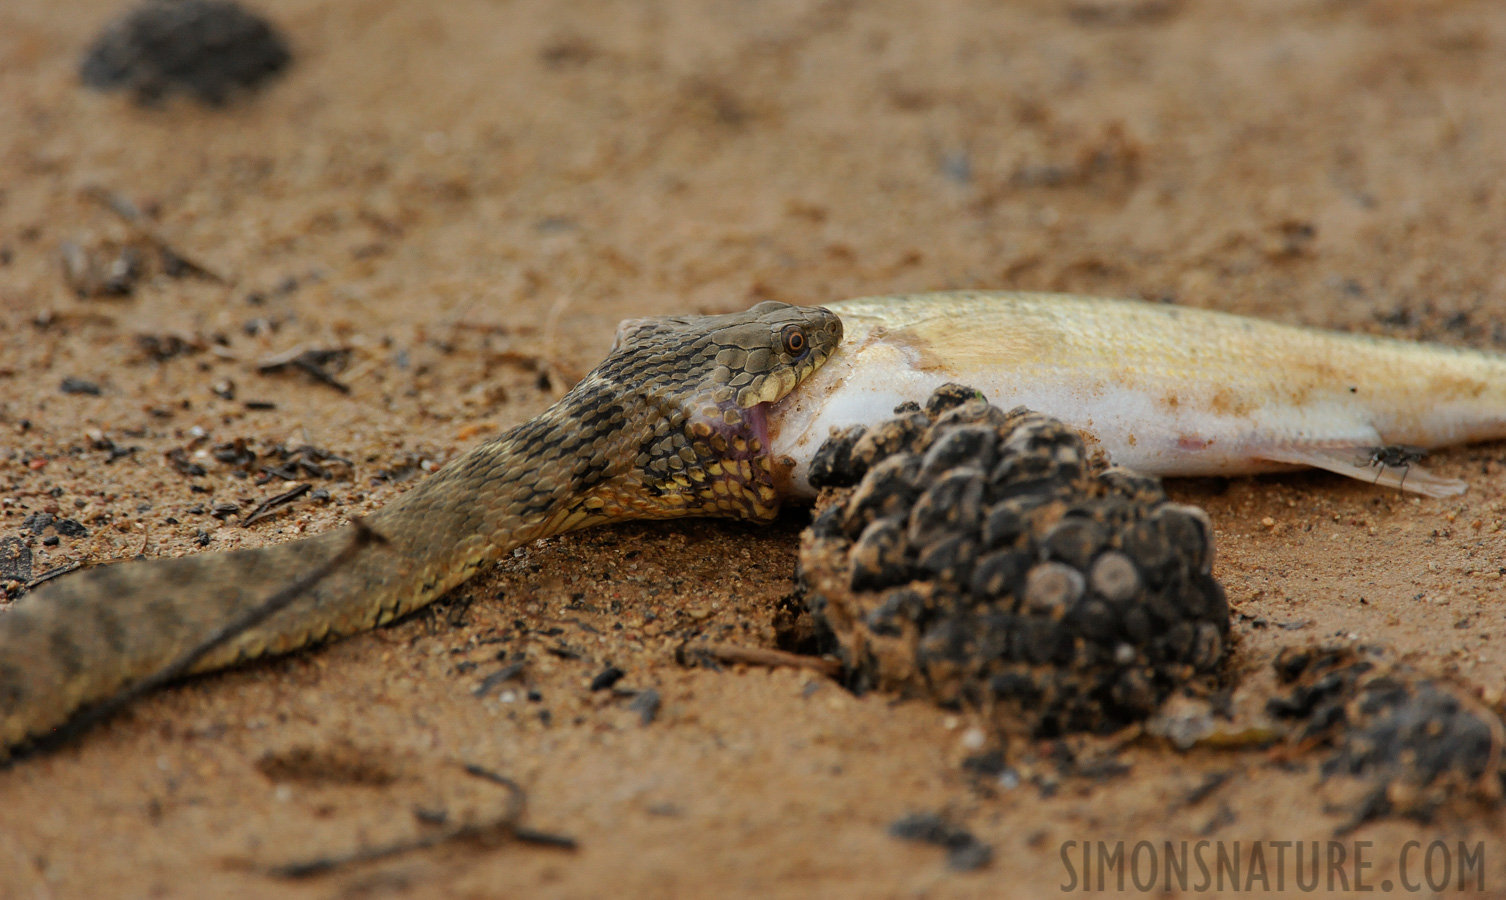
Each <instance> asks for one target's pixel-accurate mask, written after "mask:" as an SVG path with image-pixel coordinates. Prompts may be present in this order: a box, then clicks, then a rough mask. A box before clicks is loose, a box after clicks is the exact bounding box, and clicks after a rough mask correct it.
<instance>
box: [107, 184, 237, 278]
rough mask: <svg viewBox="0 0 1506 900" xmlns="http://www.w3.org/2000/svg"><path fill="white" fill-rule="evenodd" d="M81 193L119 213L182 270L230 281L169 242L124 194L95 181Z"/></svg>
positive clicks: (204, 276)
mask: <svg viewBox="0 0 1506 900" xmlns="http://www.w3.org/2000/svg"><path fill="white" fill-rule="evenodd" d="M84 196H86V197H88V198H89V199H90V200H93V201H94V202H96V203H98V204H99V205H101V206H103V207H104V208H105V209H108V210H109V211H110V212H112V213H114V214H115V215H117V216H119V217H120V218H121V220H122V221H124V222H125V223H126V224H127V225H129V226H131V228H132V229H134V230H135V231H136V233H137V234H139V235H141V236H142V237H143V238H145V239H146V240H147V242H148V243H150V244H152V245H153V246H155V247H156V248H157V250H158V252H160V253H161V254H162V255H163V256H165V257H167V258H169V259H171V260H172V261H173V262H175V263H176V264H177V265H180V266H182V267H183V268H184V269H185V270H186V271H188V272H192V273H193V274H195V275H198V276H199V277H201V278H207V279H209V280H210V281H213V282H217V283H219V284H229V283H230V279H229V278H226V277H225V276H224V275H221V274H220V273H219V272H217V271H215V270H214V269H211V268H210V267H209V266H207V265H205V264H204V263H202V262H199V261H198V260H196V259H194V258H193V257H191V256H189V255H188V254H186V253H184V252H182V251H181V250H179V249H178V248H177V247H175V246H173V244H172V242H171V241H169V240H168V239H167V238H166V237H164V236H163V234H162V232H160V231H158V230H157V229H156V227H154V226H153V225H152V224H151V223H150V222H148V221H147V220H146V216H144V215H142V214H141V210H139V209H137V208H136V204H134V203H132V202H131V201H130V199H129V198H127V197H125V196H124V195H122V194H118V193H116V192H115V191H112V190H108V189H106V188H103V187H100V186H99V185H91V186H89V187H86V188H84Z"/></svg>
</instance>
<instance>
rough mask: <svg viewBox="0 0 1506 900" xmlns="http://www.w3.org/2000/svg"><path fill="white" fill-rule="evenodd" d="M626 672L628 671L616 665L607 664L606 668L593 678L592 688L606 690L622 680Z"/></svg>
mask: <svg viewBox="0 0 1506 900" xmlns="http://www.w3.org/2000/svg"><path fill="white" fill-rule="evenodd" d="M626 674H627V673H626V672H624V671H622V670H621V669H619V668H617V667H616V666H607V667H606V668H605V669H602V670H601V672H600V673H598V674H597V676H596V677H595V678H593V679H591V690H593V691H604V690H606V689H607V688H609V687H611V686H612V685H614V684H616V683H617V682H619V681H621V680H622V677H623V676H624V675H626Z"/></svg>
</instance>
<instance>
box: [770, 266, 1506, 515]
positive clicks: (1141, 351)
mask: <svg viewBox="0 0 1506 900" xmlns="http://www.w3.org/2000/svg"><path fill="white" fill-rule="evenodd" d="M827 308H828V309H831V310H832V311H833V312H835V313H837V314H838V315H839V316H841V318H842V324H843V327H844V331H845V336H844V338H843V341H842V346H841V347H840V348H839V349H838V350H837V352H836V354H835V355H833V356H832V358H831V359H830V360H829V361H828V362H827V364H826V365H825V366H824V367H822V368H821V369H820V370H819V371H817V372H816V373H815V375H813V376H812V377H811V378H810V380H809V381H807V382H806V383H805V384H804V385H802V386H801V387H800V388H799V389H797V390H796V391H794V392H792V393H791V394H790V395H789V396H788V397H786V398H785V399H784V400H782V401H780V403H779V404H777V405H776V406H775V407H774V409H773V410H772V412H771V418H770V437H771V442H772V449H773V451H774V454H775V455H776V457H789V458H790V459H793V461H794V465H793V468H792V470H791V471H790V472H789V484H788V485H787V486H786V487H787V490H789V491H790V492H791V493H793V494H796V495H807V496H808V495H811V494H812V493H813V491H812V490H811V488H810V484H809V481H808V480H807V478H806V475H807V472H808V470H809V465H810V460H811V458H812V456H813V455H814V454H815V451H816V449H817V448H818V447H819V446H820V445H821V442H822V441H824V440H825V439H826V438H827V437H828V436H829V435H830V434H831V432H832V431H833V429H837V428H842V427H845V426H849V425H854V424H860V423H872V422H875V421H880V420H882V419H884V418H886V417H887V416H889V415H891V414H892V411H893V408H894V407H895V406H896V405H898V404H899V403H901V402H904V401H906V400H916V401H924V400H925V398H926V397H927V396H928V395H929V394H930V392H931V391H933V390H934V389H935V388H937V387H938V386H940V385H942V384H944V383H946V382H949V381H954V382H961V383H963V384H967V385H971V386H972V387H976V388H978V389H979V390H981V391H983V393H984V394H985V395H986V396H987V397H988V399H989V400H990V401H991V402H993V403H995V404H998V405H1000V406H1003V407H1005V408H1009V407H1013V406H1027V407H1029V408H1031V409H1034V410H1037V411H1040V412H1044V413H1047V414H1049V415H1052V416H1055V417H1057V418H1059V419H1061V420H1062V421H1064V422H1067V423H1068V424H1071V425H1073V426H1075V427H1077V428H1079V429H1081V430H1082V431H1084V432H1086V433H1087V434H1089V435H1091V436H1093V437H1095V438H1096V439H1097V440H1098V441H1099V442H1100V443H1101V445H1102V447H1103V449H1104V450H1106V451H1107V452H1108V454H1109V455H1110V457H1111V458H1112V459H1113V461H1114V462H1116V463H1118V464H1121V465H1126V466H1129V467H1131V468H1134V469H1138V470H1140V471H1142V472H1146V473H1149V474H1153V475H1163V476H1168V475H1169V476H1183V475H1191V476H1195V475H1242V474H1251V473H1256V472H1272V471H1281V470H1286V469H1293V468H1300V467H1305V466H1314V467H1318V468H1323V469H1328V470H1330V471H1333V472H1338V473H1340V474H1343V475H1348V476H1351V477H1354V478H1361V479H1364V480H1367V481H1370V480H1378V481H1379V483H1380V484H1390V485H1398V484H1399V485H1400V486H1401V487H1403V488H1405V489H1407V490H1415V491H1417V492H1419V493H1424V494H1429V495H1432V496H1444V495H1448V494H1453V493H1458V492H1460V491H1462V490H1463V489H1464V483H1463V482H1459V481H1452V480H1448V479H1443V478H1439V477H1437V476H1434V475H1432V474H1431V473H1428V472H1426V471H1425V470H1423V469H1421V467H1419V466H1415V465H1413V466H1410V467H1407V466H1379V465H1371V464H1370V462H1369V454H1370V453H1371V452H1372V451H1373V450H1375V449H1376V448H1378V447H1382V446H1387V445H1412V446H1416V447H1421V448H1429V447H1438V446H1442V445H1446V444H1456V443H1463V442H1468V441H1477V440H1488V439H1493V438H1502V437H1506V358H1502V357H1498V356H1494V355H1491V354H1488V353H1482V352H1479V351H1474V350H1461V349H1455V348H1451V347H1441V346H1437V345H1430V344H1419V343H1412V342H1407V341H1397V340H1389V339H1385V338H1375V337H1370V336H1366V335H1356V334H1344V333H1339V332H1328V331H1320V330H1317V329H1311V328H1301V327H1297V326H1291V325H1282V324H1278V323H1275V322H1266V321H1261V320H1258V319H1249V318H1244V317H1241V316H1234V315H1229V314H1227V313H1219V312H1213V311H1210V310H1201V309H1192V308H1187V307H1178V306H1167V305H1161V304H1151V303H1143V302H1138V301H1132V300H1106V299H1101V298H1094V297H1077V296H1072V295H1066V294H1028V293H975V292H965V293H946V294H918V295H902V296H893V297H872V298H863V299H858V300H847V301H844V302H841V303H833V304H829V305H828V307H827Z"/></svg>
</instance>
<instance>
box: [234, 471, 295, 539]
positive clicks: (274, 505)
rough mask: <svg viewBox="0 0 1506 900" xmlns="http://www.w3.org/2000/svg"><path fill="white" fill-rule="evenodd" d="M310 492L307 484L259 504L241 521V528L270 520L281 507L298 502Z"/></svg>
mask: <svg viewBox="0 0 1506 900" xmlns="http://www.w3.org/2000/svg"><path fill="white" fill-rule="evenodd" d="M308 492H309V485H308V483H307V482H305V483H303V484H300V485H298V486H297V487H295V488H293V489H292V490H288V491H283V492H282V493H281V494H278V495H277V496H275V497H268V498H267V499H265V500H263V501H262V502H261V503H259V504H257V506H256V508H255V509H253V510H251V513H250V514H249V515H247V516H246V518H244V519H242V520H241V527H242V528H246V527H249V526H250V525H252V524H253V523H255V522H259V521H261V520H262V519H265V518H268V517H269V516H271V515H272V514H273V513H274V512H276V511H277V510H278V509H279V508H280V507H283V506H286V505H287V504H289V503H292V502H293V501H294V500H297V499H298V498H299V497H302V496H303V495H304V494H307V493H308Z"/></svg>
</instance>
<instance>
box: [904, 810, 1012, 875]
mask: <svg viewBox="0 0 1506 900" xmlns="http://www.w3.org/2000/svg"><path fill="white" fill-rule="evenodd" d="M889 834H890V836H891V837H896V838H899V839H900V840H902V841H915V842H917V843H923V844H932V845H934V846H937V847H941V848H943V849H945V850H946V852H947V855H946V858H947V866H948V867H949V868H951V869H953V870H954V871H957V872H971V871H973V870H974V869H981V868H983V867H984V866H987V865H988V864H989V863H990V862H992V861H993V856H994V853H993V848H992V847H990V846H989V845H987V844H985V843H983V842H982V841H980V840H978V839H977V838H976V837H974V836H973V833H972V832H970V831H968V830H967V829H965V828H962V827H960V826H958V825H954V824H953V823H952V822H951V821H950V820H948V819H947V818H946V817H945V816H943V815H940V814H938V813H929V812H920V813H911V814H910V815H907V816H904V817H902V818H900V819H896V820H895V821H894V822H893V823H891V824H890V825H889Z"/></svg>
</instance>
